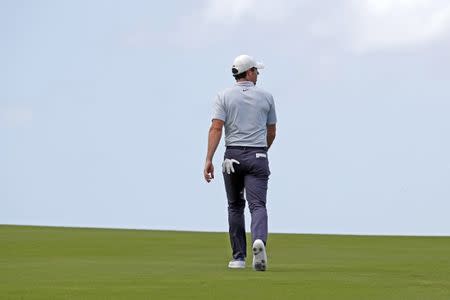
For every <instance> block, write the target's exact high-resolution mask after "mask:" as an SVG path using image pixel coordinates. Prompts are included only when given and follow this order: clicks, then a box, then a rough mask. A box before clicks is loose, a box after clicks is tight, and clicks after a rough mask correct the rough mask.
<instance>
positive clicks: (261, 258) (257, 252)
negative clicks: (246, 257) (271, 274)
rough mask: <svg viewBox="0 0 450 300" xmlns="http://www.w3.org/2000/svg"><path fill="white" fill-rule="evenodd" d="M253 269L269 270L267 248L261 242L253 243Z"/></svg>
mask: <svg viewBox="0 0 450 300" xmlns="http://www.w3.org/2000/svg"><path fill="white" fill-rule="evenodd" d="M252 250H253V269H254V270H255V271H265V270H266V269H267V254H266V246H264V242H263V241H261V240H259V239H258V240H255V242H254V243H253V248H252Z"/></svg>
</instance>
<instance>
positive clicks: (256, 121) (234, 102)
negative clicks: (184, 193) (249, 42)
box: [204, 55, 277, 271]
mask: <svg viewBox="0 0 450 300" xmlns="http://www.w3.org/2000/svg"><path fill="white" fill-rule="evenodd" d="M263 68H264V65H263V64H261V63H258V62H256V61H255V60H254V59H253V58H252V57H251V56H248V55H240V56H238V57H236V59H235V60H234V62H233V66H232V69H231V71H232V73H233V76H234V78H235V79H236V84H235V85H234V86H232V87H231V88H228V89H226V90H224V91H222V92H220V93H218V95H217V97H216V99H215V102H214V111H213V116H212V124H211V128H210V129H209V136H208V152H207V154H206V162H205V169H204V177H205V180H206V181H207V182H210V181H211V180H212V179H213V178H214V166H213V163H212V160H213V156H214V153H215V151H216V149H217V145H218V144H219V142H220V139H221V136H222V128H223V127H225V146H226V151H225V155H224V161H223V163H222V172H223V177H224V182H225V190H226V193H227V198H228V224H229V233H230V242H231V248H232V253H233V259H232V260H231V261H230V262H229V264H228V267H229V268H233V269H240V268H245V259H246V257H247V250H246V248H247V242H246V236H245V218H244V208H245V200H246V199H247V201H248V206H249V208H250V214H251V219H252V220H251V231H252V240H253V241H252V242H253V247H252V251H253V268H254V269H255V270H256V271H265V270H266V269H267V254H266V242H267V210H266V198H267V183H268V180H269V175H270V170H269V161H268V157H267V150H268V149H269V148H270V146H271V145H272V142H273V140H274V139H275V131H276V122H277V117H276V113H275V103H274V100H273V97H272V95H271V94H270V93H268V92H266V91H264V90H262V89H260V88H258V87H256V86H255V85H256V81H257V79H258V75H259V69H263Z"/></svg>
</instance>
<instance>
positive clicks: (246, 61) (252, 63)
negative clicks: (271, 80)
mask: <svg viewBox="0 0 450 300" xmlns="http://www.w3.org/2000/svg"><path fill="white" fill-rule="evenodd" d="M251 68H257V69H264V65H263V64H262V63H260V62H257V61H256V60H254V59H253V57H251V56H248V55H246V54H242V55H239V56H238V57H236V58H235V59H234V62H233V66H232V68H231V72H232V73H233V75H238V74H241V73H244V72H245V71H247V70H249V69H251Z"/></svg>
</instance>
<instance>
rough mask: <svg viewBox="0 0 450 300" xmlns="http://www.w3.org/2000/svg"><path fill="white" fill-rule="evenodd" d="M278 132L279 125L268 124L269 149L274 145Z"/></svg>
mask: <svg viewBox="0 0 450 300" xmlns="http://www.w3.org/2000/svg"><path fill="white" fill-rule="evenodd" d="M276 134H277V125H276V124H268V125H267V149H269V148H270V146H272V143H273V141H274V140H275V136H276Z"/></svg>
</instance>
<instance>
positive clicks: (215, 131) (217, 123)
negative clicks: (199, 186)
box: [203, 119, 224, 182]
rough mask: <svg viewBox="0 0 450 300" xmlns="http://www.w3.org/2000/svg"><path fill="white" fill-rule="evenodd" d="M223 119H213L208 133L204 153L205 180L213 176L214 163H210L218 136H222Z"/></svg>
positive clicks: (218, 140) (217, 142)
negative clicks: (206, 147)
mask: <svg viewBox="0 0 450 300" xmlns="http://www.w3.org/2000/svg"><path fill="white" fill-rule="evenodd" d="M223 123H224V122H223V121H222V120H219V119H213V120H212V124H211V127H210V128H209V134H208V151H207V153H206V162H205V169H204V171H203V175H204V177H205V180H206V181H207V182H210V181H211V179H213V178H214V165H213V163H212V160H213V157H214V153H215V152H216V149H217V146H218V145H219V142H220V138H221V137H222V128H223Z"/></svg>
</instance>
